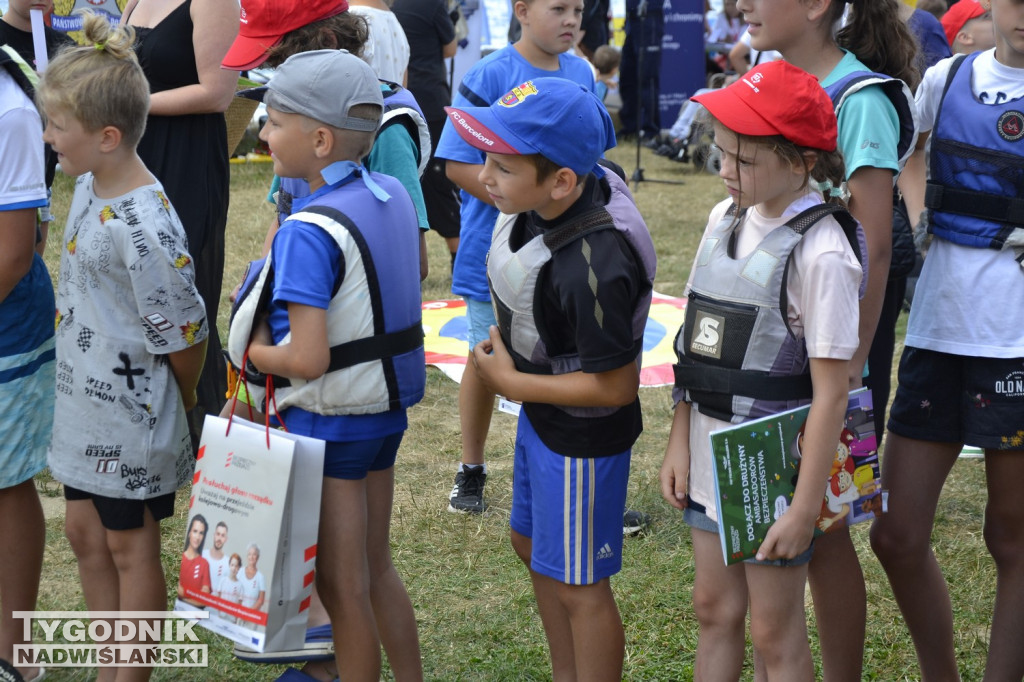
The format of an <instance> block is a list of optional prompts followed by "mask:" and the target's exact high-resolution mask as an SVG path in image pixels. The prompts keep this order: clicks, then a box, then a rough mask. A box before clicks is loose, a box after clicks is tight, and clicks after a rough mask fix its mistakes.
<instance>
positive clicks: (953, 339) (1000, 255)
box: [906, 49, 1024, 358]
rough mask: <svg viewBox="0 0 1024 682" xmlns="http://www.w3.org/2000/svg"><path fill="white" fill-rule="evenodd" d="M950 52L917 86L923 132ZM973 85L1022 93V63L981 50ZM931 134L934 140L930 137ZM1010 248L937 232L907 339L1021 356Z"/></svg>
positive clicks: (997, 95)
mask: <svg viewBox="0 0 1024 682" xmlns="http://www.w3.org/2000/svg"><path fill="white" fill-rule="evenodd" d="M953 59H955V58H949V59H944V60H942V61H940V62H938V63H937V64H935V66H933V67H931V68H930V69H928V71H926V72H925V75H924V79H923V80H922V81H921V85H920V86H919V87H918V89H917V96H916V99H917V113H918V123H919V124H920V127H921V131H922V132H925V131H930V130H931V129H932V127H933V125H934V123H935V114H936V112H937V111H938V107H939V101H940V100H941V99H942V91H943V89H944V88H945V86H946V76H947V74H948V73H949V68H950V65H951V64H952V63H953ZM971 90H972V91H973V94H974V96H975V97H977V98H978V100H979V101H981V102H995V101H997V100H998V101H999V102H1001V103H1005V102H1006V101H1007V100H1009V101H1012V100H1014V99H1016V98H1018V97H1024V69H1014V68H1011V67H1009V66H1006V65H1004V64H1000V63H999V62H997V61H996V59H995V50H994V49H993V50H988V51H986V52H982V53H981V54H979V55H978V57H977V58H976V59H975V61H974V69H973V71H972V73H971ZM947 96H961V95H960V94H959V93H953V92H950V93H947ZM992 106H1006V105H1005V104H993V105H992ZM1015 106H1017V107H1018V108H1019V103H1017V104H1016V105H1015ZM928 142H929V148H930V143H931V138H930V137H929V139H928ZM1013 256H1014V254H1013V251H1012V250H1011V249H1002V250H1000V251H996V250H995V249H978V248H972V247H969V246H961V245H959V244H953V243H952V242H949V241H946V240H945V239H932V242H931V246H930V247H929V249H928V257H927V258H925V261H924V269H923V270H922V271H921V277H920V279H919V280H918V283H917V288H916V289H915V293H914V305H913V306H912V307H911V309H910V320H909V322H908V326H907V339H906V345H908V346H913V347H915V348H925V349H928V350H933V351H938V352H942V353H952V354H955V355H964V356H971V357H988V358H1018V357H1024V271H1022V270H1021V267H1020V265H1019V264H1018V263H1017V262H1016V261H1015V260H1014V257H1013Z"/></svg>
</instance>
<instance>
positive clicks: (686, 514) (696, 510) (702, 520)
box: [683, 498, 814, 567]
mask: <svg viewBox="0 0 1024 682" xmlns="http://www.w3.org/2000/svg"><path fill="white" fill-rule="evenodd" d="M683 521H684V522H685V523H686V525H688V526H690V528H693V529H694V530H702V531H705V532H707V533H714V534H715V535H718V524H717V523H716V522H715V521H712V520H711V517H710V516H708V515H707V511H706V510H705V509H704V505H702V504H698V503H697V502H694V501H693V500H691V499H689V498H687V507H686V508H685V509H683ZM813 554H814V540H811V544H810V546H809V547H808V548H807V549H805V550H804V551H803V552H801V553H800V554H798V555H796V556H795V557H793V558H792V559H765V560H764V561H758V560H757V559H747V560H745V561H744V562H743V563H745V564H754V565H756V566H780V567H785V566H803V565H804V564H806V563H808V562H810V560H811V556H813Z"/></svg>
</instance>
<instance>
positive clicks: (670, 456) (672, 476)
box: [658, 444, 690, 510]
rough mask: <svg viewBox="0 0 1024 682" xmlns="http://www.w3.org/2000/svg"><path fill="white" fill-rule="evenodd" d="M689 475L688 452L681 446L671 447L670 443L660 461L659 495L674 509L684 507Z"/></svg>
mask: <svg viewBox="0 0 1024 682" xmlns="http://www.w3.org/2000/svg"><path fill="white" fill-rule="evenodd" d="M689 476H690V452H689V450H686V449H682V448H673V447H672V446H671V444H670V445H669V447H668V449H666V450H665V459H664V460H663V461H662V463H661V472H660V473H659V474H658V478H659V479H660V480H661V496H662V497H664V498H665V501H666V502H668V503H669V504H670V505H672V506H673V507H675V508H676V509H680V510H682V509H685V508H686V492H687V484H688V482H689V481H688V478H689Z"/></svg>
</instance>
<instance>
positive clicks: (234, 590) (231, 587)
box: [213, 571, 259, 604]
mask: <svg viewBox="0 0 1024 682" xmlns="http://www.w3.org/2000/svg"><path fill="white" fill-rule="evenodd" d="M239 573H241V571H239ZM213 584H214V585H217V593H218V595H219V596H220V598H221V599H225V600H227V601H229V602H231V603H232V604H241V603H242V597H243V592H242V590H243V586H242V581H241V580H232V579H231V575H230V574H228V575H225V576H224V577H223V578H222V579H221V581H220V583H219V584H218V583H217V582H216V581H214V583H213ZM256 596H259V593H257V594H256Z"/></svg>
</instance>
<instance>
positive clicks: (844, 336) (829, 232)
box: [686, 194, 862, 520]
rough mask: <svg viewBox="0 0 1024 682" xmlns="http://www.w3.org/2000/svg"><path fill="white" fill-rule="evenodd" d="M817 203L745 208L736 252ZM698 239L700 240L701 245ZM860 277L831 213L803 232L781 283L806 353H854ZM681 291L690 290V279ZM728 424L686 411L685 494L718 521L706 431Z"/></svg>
mask: <svg viewBox="0 0 1024 682" xmlns="http://www.w3.org/2000/svg"><path fill="white" fill-rule="evenodd" d="M731 203H732V200H730V199H727V200H725V201H723V202H722V203H720V204H718V205H717V206H715V207H714V208H713V209H712V210H711V216H710V218H709V219H708V226H707V228H706V229H705V232H704V236H705V237H706V236H707V232H708V230H710V229H713V228H714V227H715V226H716V225H717V224H718V222H719V221H720V220H721V219H722V216H724V215H725V211H726V210H727V209H728V208H729V205H730V204H731ZM818 203H821V196H820V195H816V194H806V195H804V196H803V197H801V198H800V199H797V200H796V201H794V202H793V203H792V204H790V205H789V207H788V208H787V209H786V210H785V211H784V212H783V214H782V217H779V218H765V217H764V216H762V215H761V214H760V213H758V211H757V210H756V209H750V210H749V211H747V214H746V218H745V220H744V222H743V224H742V225H740V227H739V228H738V232H737V233H736V256H737V257H738V258H744V257H746V256H747V255H749V254H750V253H751V252H752V251H753V250H754V249H755V248H756V247H757V245H758V244H760V242H761V240H762V239H764V237H765V236H766V235H767V234H768V233H769V232H771V231H772V230H774V229H775V228H777V227H779V226H780V225H782V224H784V223H785V222H786V221H787V220H789V219H790V218H792V217H793V216H795V215H796V214H798V213H800V212H801V211H803V210H804V209H807V208H810V207H811V206H813V205H814V204H818ZM703 242H704V239H703V238H702V239H701V245H702V246H703ZM702 246H701V247H698V249H697V253H700V249H701V248H702ZM861 275H862V270H861V266H860V263H858V262H857V258H856V257H855V256H854V254H853V249H852V248H850V243H849V242H848V241H847V239H846V235H844V234H843V229H842V228H841V227H840V226H839V224H838V223H837V222H836V221H835V219H833V218H831V217H827V218H824V219H822V221H821V222H820V223H818V224H817V225H815V226H814V228H813V229H811V230H810V231H808V232H807V234H806V235H805V236H804V238H803V240H801V242H800V244H798V245H797V247H796V248H795V249H794V250H793V257H792V260H791V262H790V266H789V278H788V281H787V284H786V293H787V297H788V306H789V307H788V308H787V311H786V315H787V317H788V319H789V324H790V327H791V328H792V330H793V333H794V334H795V335H796V336H797V337H798V338H800V337H803V338H804V340H805V342H806V344H807V354H808V356H809V357H811V358H829V359H837V360H849V359H850V358H852V357H853V354H854V352H855V351H856V350H857V345H858V336H857V326H858V321H859V319H860V315H859V292H860V280H861ZM691 279H692V274H691ZM686 290H687V292H689V290H690V283H689V282H687V285H686ZM805 292H808V293H805ZM728 426H731V424H730V423H729V422H726V421H722V420H720V419H715V418H714V417H708V416H707V415H704V414H701V413H700V412H699V411H698V410H696V409H693V410H690V483H689V494H690V497H691V498H693V500H694V501H695V502H698V503H699V504H702V505H704V507H705V508H706V509H707V514H708V517H709V518H711V519H713V520H717V519H718V505H717V504H716V503H715V474H714V466H713V463H712V461H711V448H710V444H709V442H708V434H710V433H711V432H712V431H715V430H718V429H722V428H726V427H728Z"/></svg>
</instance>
